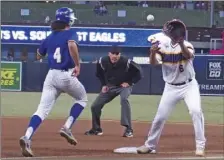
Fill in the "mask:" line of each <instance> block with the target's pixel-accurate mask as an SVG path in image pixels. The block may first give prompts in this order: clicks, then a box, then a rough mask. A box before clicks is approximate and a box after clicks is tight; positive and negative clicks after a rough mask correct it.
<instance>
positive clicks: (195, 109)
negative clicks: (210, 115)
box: [189, 108, 202, 115]
mask: <svg viewBox="0 0 224 160" xmlns="http://www.w3.org/2000/svg"><path fill="white" fill-rule="evenodd" d="M189 113H190V115H194V114H201V113H202V110H201V109H200V108H192V109H191V110H189Z"/></svg>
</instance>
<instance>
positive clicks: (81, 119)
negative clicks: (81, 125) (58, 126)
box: [2, 116, 224, 127]
mask: <svg viewBox="0 0 224 160" xmlns="http://www.w3.org/2000/svg"><path fill="white" fill-rule="evenodd" d="M2 118H3V119H4V118H8V119H18V118H21V119H26V118H25V117H22V116H21V117H11V116H5V117H4V116H2ZM27 118H28V117H27ZM61 119H64V120H65V119H66V118H62V117H59V118H48V119H46V120H61ZM78 121H91V120H89V119H85V118H80V119H79V120H78ZM101 122H116V123H120V121H119V120H115V119H102V120H101ZM132 123H140V124H151V123H152V121H139V120H132ZM166 124H172V125H193V123H191V122H172V121H167V122H166ZM205 125H206V126H211V127H224V124H209V123H205Z"/></svg>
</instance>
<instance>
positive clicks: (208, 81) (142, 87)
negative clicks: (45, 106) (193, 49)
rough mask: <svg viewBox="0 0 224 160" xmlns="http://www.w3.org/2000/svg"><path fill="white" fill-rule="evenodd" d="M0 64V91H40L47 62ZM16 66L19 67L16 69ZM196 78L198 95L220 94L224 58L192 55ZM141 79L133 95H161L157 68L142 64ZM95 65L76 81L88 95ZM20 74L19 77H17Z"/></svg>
mask: <svg viewBox="0 0 224 160" xmlns="http://www.w3.org/2000/svg"><path fill="white" fill-rule="evenodd" d="M10 63H11V62H7V63H5V64H4V62H2V71H1V75H2V79H1V87H2V90H9V91H13V90H15V91H20V90H21V91H30V92H40V91H41V90H42V86H43V82H44V79H45V76H46V74H47V72H48V65H47V63H34V62H32V63H31V62H29V63H20V62H17V65H15V63H16V62H14V63H12V65H10ZM20 64H21V65H22V66H20ZM10 66H11V68H10ZM194 66H195V70H196V73H197V74H196V78H197V80H198V82H199V86H200V90H201V94H205V95H207V94H209V95H210V94H212V95H213V94H214V95H224V56H196V58H195V60H194ZM142 68H143V72H144V78H143V79H142V80H141V81H140V82H139V83H138V84H136V85H135V86H134V88H133V94H151V95H160V94H162V91H163V87H164V82H163V79H162V72H161V67H160V66H157V67H154V66H151V65H142ZM95 69H96V64H82V66H81V75H80V76H79V79H80V81H81V82H82V83H83V84H84V86H85V88H86V90H87V92H88V93H98V92H99V91H100V83H99V80H98V79H97V78H96V77H95ZM20 74H21V77H19V76H20Z"/></svg>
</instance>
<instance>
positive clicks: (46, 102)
mask: <svg viewBox="0 0 224 160" xmlns="http://www.w3.org/2000/svg"><path fill="white" fill-rule="evenodd" d="M47 77H49V75H48V76H47ZM59 95H60V91H58V90H57V89H56V88H54V87H53V86H52V85H51V83H50V82H49V79H48V78H46V80H45V82H44V86H43V91H42V95H41V100H40V104H39V105H38V108H37V110H36V112H35V113H34V114H33V116H32V117H31V119H30V122H29V125H28V127H27V130H26V133H25V136H23V137H21V139H20V146H21V149H22V154H23V155H24V156H26V157H32V156H33V152H32V150H31V148H30V142H31V138H32V136H33V134H34V133H35V131H36V130H37V128H38V127H39V126H40V124H41V123H42V121H43V120H44V119H45V118H46V117H47V116H48V114H49V113H50V111H51V109H52V107H53V105H54V103H55V101H56V99H57V97H58V96H59Z"/></svg>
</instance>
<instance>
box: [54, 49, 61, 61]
mask: <svg viewBox="0 0 224 160" xmlns="http://www.w3.org/2000/svg"><path fill="white" fill-rule="evenodd" d="M53 58H54V59H55V60H56V62H57V63H61V49H60V47H58V48H56V50H55V52H54V55H53Z"/></svg>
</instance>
